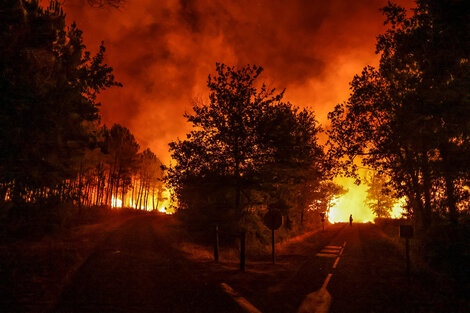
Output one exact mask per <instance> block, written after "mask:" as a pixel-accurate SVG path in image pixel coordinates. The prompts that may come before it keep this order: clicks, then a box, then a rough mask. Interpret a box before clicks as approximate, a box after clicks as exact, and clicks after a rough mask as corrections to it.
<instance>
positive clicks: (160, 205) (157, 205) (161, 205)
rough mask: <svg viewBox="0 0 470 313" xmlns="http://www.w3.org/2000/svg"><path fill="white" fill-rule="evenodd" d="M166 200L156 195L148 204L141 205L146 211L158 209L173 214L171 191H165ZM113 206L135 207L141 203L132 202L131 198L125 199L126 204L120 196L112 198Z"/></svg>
mask: <svg viewBox="0 0 470 313" xmlns="http://www.w3.org/2000/svg"><path fill="white" fill-rule="evenodd" d="M163 194H164V198H163V199H164V200H158V199H157V198H156V197H155V198H149V200H148V202H147V204H146V205H140V208H141V209H143V210H145V211H154V210H156V211H158V212H160V213H165V214H173V213H175V212H174V209H173V208H171V206H170V201H169V192H168V191H164V192H163ZM111 207H113V208H122V207H130V208H134V209H138V208H139V204H137V203H135V202H132V201H130V200H127V201H125V203H124V205H123V203H122V200H121V199H120V198H119V197H114V196H113V197H112V200H111Z"/></svg>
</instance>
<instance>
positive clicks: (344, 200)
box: [328, 177, 405, 223]
mask: <svg viewBox="0 0 470 313" xmlns="http://www.w3.org/2000/svg"><path fill="white" fill-rule="evenodd" d="M335 182H336V183H338V184H340V185H342V186H343V187H345V188H347V189H348V190H349V191H348V192H347V193H346V194H344V195H343V196H342V197H341V198H339V199H337V200H336V201H333V202H332V203H331V207H330V212H329V214H328V221H330V223H340V222H349V215H350V214H352V217H353V220H354V222H359V223H368V222H373V221H374V218H375V217H376V216H375V215H374V213H372V211H371V210H370V209H369V208H368V207H367V205H365V204H364V201H365V200H366V197H367V185H365V184H361V185H359V186H357V185H356V184H354V180H353V179H351V178H344V177H341V178H338V179H336V180H335ZM404 205H405V199H404V198H403V199H400V200H399V201H398V202H397V204H395V206H394V207H393V209H392V212H391V217H392V218H400V217H401V216H402V214H403V213H404V211H403V207H404Z"/></svg>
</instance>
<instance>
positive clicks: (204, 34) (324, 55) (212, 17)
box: [64, 0, 409, 163]
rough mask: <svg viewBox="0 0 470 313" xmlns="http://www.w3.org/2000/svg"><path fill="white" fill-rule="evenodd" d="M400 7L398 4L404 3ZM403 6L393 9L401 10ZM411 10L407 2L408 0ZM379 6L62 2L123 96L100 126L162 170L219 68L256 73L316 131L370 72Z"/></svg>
mask: <svg viewBox="0 0 470 313" xmlns="http://www.w3.org/2000/svg"><path fill="white" fill-rule="evenodd" d="M402 1H404V0H402ZM402 1H399V2H398V3H403V2H402ZM407 2H409V1H408V0H407ZM385 4H386V1H382V0H361V1H351V0H331V1H325V0H296V1H293V0H291V1H287V0H286V1H281V0H239V1H227V0H179V1H176V0H160V1H156V0H127V3H126V4H125V5H124V6H123V7H121V8H120V9H114V8H110V7H108V8H92V7H90V6H89V5H88V4H87V0H65V1H64V8H65V12H66V14H67V22H68V23H71V22H72V21H76V22H77V24H78V26H79V28H80V29H82V30H83V32H84V40H85V44H86V45H87V47H88V48H89V49H90V50H92V51H96V48H97V46H98V45H99V43H100V42H101V40H103V41H104V42H105V46H106V48H107V62H108V64H110V65H111V66H112V67H113V68H114V72H115V76H116V78H117V79H118V80H119V81H120V82H122V83H123V85H124V87H123V88H112V89H110V90H108V91H106V92H104V93H103V95H102V96H101V97H100V101H101V102H102V108H101V112H102V119H103V122H105V123H106V124H107V125H109V126H110V125H111V124H112V123H120V124H122V125H124V126H126V127H128V128H130V129H131V131H132V132H133V133H134V135H135V136H136V138H137V140H138V141H139V143H140V144H141V146H142V147H143V148H146V147H150V148H151V149H152V150H153V151H154V152H155V153H156V154H157V156H158V157H159V158H160V159H161V160H162V161H163V162H165V163H167V162H168V161H169V153H168V142H170V141H172V140H174V139H176V138H177V137H178V136H179V137H183V135H184V134H185V132H186V131H187V130H188V129H189V125H188V124H186V123H185V120H184V118H183V116H182V115H183V113H184V111H185V110H190V109H191V102H192V100H193V99H195V98H202V99H205V98H207V89H206V81H207V76H208V74H209V73H211V72H214V70H215V63H216V62H222V63H226V64H229V65H243V64H247V63H250V64H257V65H261V66H263V67H264V69H265V72H264V74H263V75H262V78H261V79H262V80H264V81H265V82H267V83H268V84H269V85H270V86H271V87H276V88H278V89H283V88H286V89H287V91H286V97H285V99H286V100H289V101H291V102H293V103H294V104H296V105H298V106H310V107H311V108H313V110H314V111H315V112H316V114H317V117H318V119H319V120H320V122H322V124H324V123H325V122H326V115H327V113H328V112H329V111H330V110H331V109H332V108H333V106H334V105H335V104H337V103H339V102H342V101H344V100H346V98H347V96H348V94H349V90H348V87H349V86H348V83H349V81H350V80H351V79H352V77H353V75H354V74H355V73H359V72H360V71H361V69H362V67H363V66H365V65H367V64H372V65H374V64H376V63H377V56H376V55H375V54H374V50H375V37H376V35H378V34H379V33H381V32H383V30H384V29H385V27H384V25H383V16H382V15H381V13H380V12H379V11H378V9H379V8H380V7H383V6H384V5H385Z"/></svg>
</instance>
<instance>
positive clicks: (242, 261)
mask: <svg viewBox="0 0 470 313" xmlns="http://www.w3.org/2000/svg"><path fill="white" fill-rule="evenodd" d="M245 237H246V236H245V231H242V232H241V234H240V270H241V271H243V272H244V271H245Z"/></svg>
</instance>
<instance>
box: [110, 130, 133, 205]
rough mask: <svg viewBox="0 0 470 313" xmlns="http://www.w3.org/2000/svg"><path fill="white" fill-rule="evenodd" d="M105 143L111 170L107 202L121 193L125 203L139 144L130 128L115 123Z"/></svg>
mask: <svg viewBox="0 0 470 313" xmlns="http://www.w3.org/2000/svg"><path fill="white" fill-rule="evenodd" d="M105 145H106V146H105V147H106V152H107V154H108V160H107V163H108V171H109V174H108V189H107V193H106V200H105V202H106V203H107V204H110V203H111V199H112V196H113V195H114V196H115V198H117V196H118V195H119V193H120V194H121V201H122V203H124V200H125V199H124V195H125V194H126V191H127V188H128V187H129V185H130V182H131V176H132V173H134V172H135V169H136V168H137V162H138V159H137V158H138V155H137V153H138V151H139V144H138V143H137V141H136V140H135V138H134V135H132V133H131V132H130V131H129V129H127V128H126V127H123V126H121V125H119V124H114V125H113V127H111V129H110V130H109V132H108V134H107V136H106V140H105ZM119 188H120V189H121V192H119Z"/></svg>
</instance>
